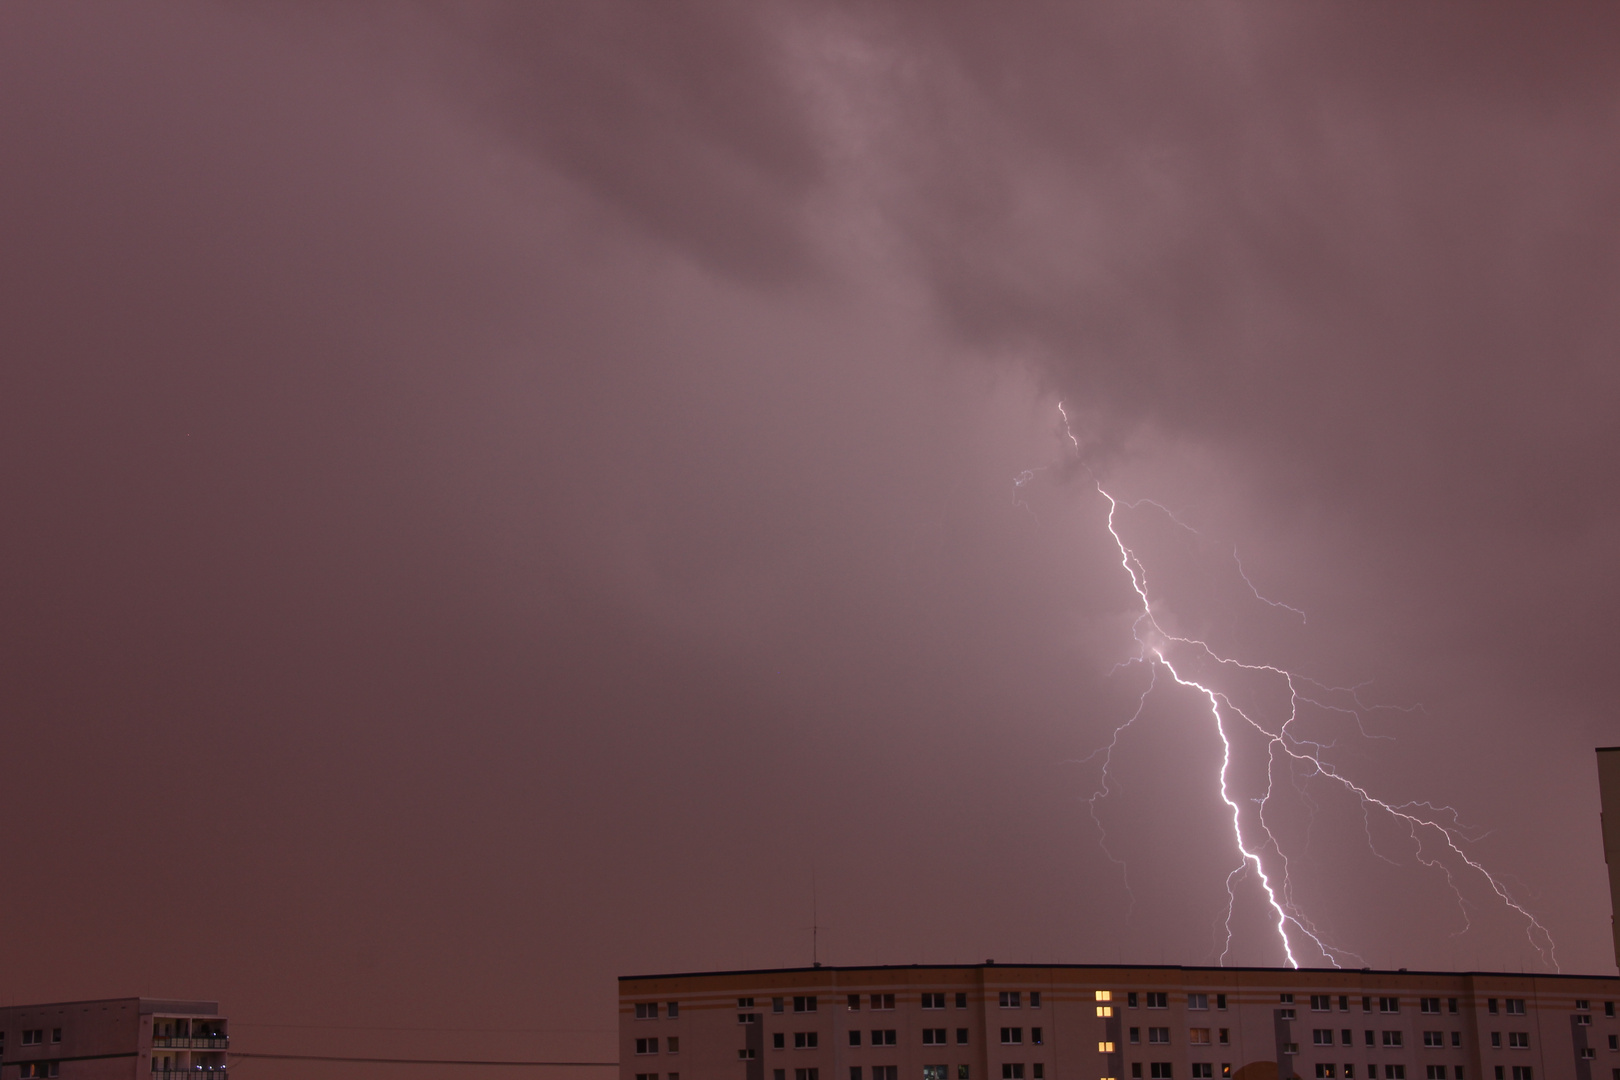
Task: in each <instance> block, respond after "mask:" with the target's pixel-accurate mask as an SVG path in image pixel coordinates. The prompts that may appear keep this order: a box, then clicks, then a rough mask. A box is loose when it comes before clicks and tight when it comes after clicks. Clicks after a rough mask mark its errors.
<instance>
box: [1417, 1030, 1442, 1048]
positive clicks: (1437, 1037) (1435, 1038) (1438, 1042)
mask: <svg viewBox="0 0 1620 1080" xmlns="http://www.w3.org/2000/svg"><path fill="white" fill-rule="evenodd" d="M1423 1045H1424V1046H1444V1045H1446V1033H1445V1032H1443V1031H1425V1032H1424V1033H1423Z"/></svg>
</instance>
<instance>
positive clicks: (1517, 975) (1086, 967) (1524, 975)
mask: <svg viewBox="0 0 1620 1080" xmlns="http://www.w3.org/2000/svg"><path fill="white" fill-rule="evenodd" d="M1616 749H1620V747H1616ZM971 968H979V969H983V970H986V971H990V970H995V969H1000V968H1006V969H1008V970H1018V969H1031V968H1039V969H1043V970H1051V969H1054V968H1056V969H1061V970H1065V971H1210V972H1215V971H1222V972H1225V971H1247V972H1265V973H1268V974H1273V975H1308V974H1311V973H1313V972H1320V973H1322V974H1325V975H1357V974H1361V975H1413V976H1420V975H1430V976H1434V975H1441V976H1446V977H1448V978H1457V977H1459V976H1479V977H1485V978H1496V979H1603V980H1607V981H1609V982H1617V983H1620V975H1576V974H1566V973H1564V972H1545V973H1533V972H1526V971H1430V970H1422V969H1420V970H1415V971H1413V970H1407V969H1406V968H1395V969H1391V968H1335V967H1325V968H1307V967H1302V968H1285V967H1237V966H1233V967H1220V966H1218V965H1209V964H998V963H995V962H993V961H991V962H983V963H977V964H817V965H814V966H811V967H778V968H737V969H735V970H730V971H674V972H664V973H661V974H656V975H620V976H619V981H620V982H626V981H630V980H637V979H690V978H696V977H700V976H704V975H794V974H799V973H801V972H803V973H807V974H814V973H816V972H830V971H962V970H966V969H971Z"/></svg>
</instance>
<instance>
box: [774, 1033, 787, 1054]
mask: <svg viewBox="0 0 1620 1080" xmlns="http://www.w3.org/2000/svg"><path fill="white" fill-rule="evenodd" d="M771 1049H772V1050H786V1049H787V1036H786V1035H784V1034H782V1033H781V1032H780V1031H777V1032H773V1033H772V1034H771Z"/></svg>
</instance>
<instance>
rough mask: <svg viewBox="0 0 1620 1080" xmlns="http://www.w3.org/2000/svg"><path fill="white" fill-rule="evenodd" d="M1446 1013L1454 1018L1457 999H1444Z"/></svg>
mask: <svg viewBox="0 0 1620 1080" xmlns="http://www.w3.org/2000/svg"><path fill="white" fill-rule="evenodd" d="M1446 1011H1447V1012H1449V1013H1451V1014H1452V1015H1453V1016H1455V1015H1456V1014H1457V999H1456V998H1446Z"/></svg>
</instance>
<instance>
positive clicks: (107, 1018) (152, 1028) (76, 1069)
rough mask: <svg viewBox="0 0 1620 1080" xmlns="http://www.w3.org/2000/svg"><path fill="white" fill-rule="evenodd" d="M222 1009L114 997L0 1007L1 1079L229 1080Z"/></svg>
mask: <svg viewBox="0 0 1620 1080" xmlns="http://www.w3.org/2000/svg"><path fill="white" fill-rule="evenodd" d="M229 1046H230V1035H229V1033H228V1031H227V1029H226V1024H225V1018H224V1017H223V1016H221V1015H219V1004H218V1002H213V1001H168V1000H164V999H161V998H109V999H107V1000H105V1001H65V1002H58V1003H56V1004H52V1005H14V1006H11V1007H9V1008H0V1080H25V1078H33V1077H61V1078H63V1080H147V1078H150V1080H171V1078H174V1077H180V1076H184V1077H188V1078H191V1080H200V1078H203V1077H206V1078H207V1080H225V1078H226V1077H227V1075H228V1072H227V1062H226V1052H227V1050H228V1049H229Z"/></svg>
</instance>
